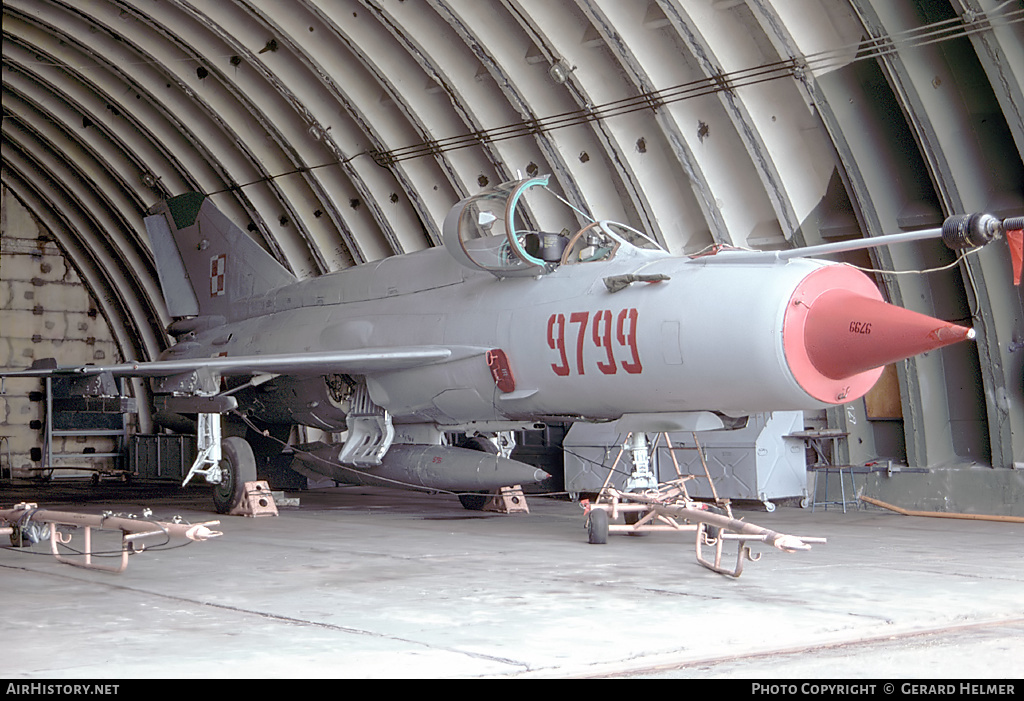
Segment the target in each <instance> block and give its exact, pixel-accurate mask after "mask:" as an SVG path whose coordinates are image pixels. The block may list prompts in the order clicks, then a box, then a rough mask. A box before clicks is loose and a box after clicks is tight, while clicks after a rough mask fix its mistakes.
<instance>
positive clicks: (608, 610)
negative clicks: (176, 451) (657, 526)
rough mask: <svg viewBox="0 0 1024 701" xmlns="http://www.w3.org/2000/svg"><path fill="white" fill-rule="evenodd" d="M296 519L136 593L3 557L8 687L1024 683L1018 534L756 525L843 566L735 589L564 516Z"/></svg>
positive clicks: (785, 569)
mask: <svg viewBox="0 0 1024 701" xmlns="http://www.w3.org/2000/svg"><path fill="white" fill-rule="evenodd" d="M22 491H24V493H22V492H20V491H19V490H11V489H7V490H5V491H4V493H0V507H3V508H7V507H9V506H11V505H12V504H13V503H15V502H16V501H20V500H21V499H25V498H31V500H34V501H38V502H40V506H43V507H45V508H53V509H63V510H79V511H87V512H91V513H99V512H102V511H103V510H112V511H115V512H130V513H141V511H142V508H143V507H144V506H148V507H150V508H152V510H153V512H154V518H164V519H170V518H171V517H172V516H174V515H181V516H182V517H183V518H185V519H187V520H189V521H193V522H194V521H201V520H208V519H210V518H213V517H214V516H213V515H212V514H210V513H209V512H208V511H207V509H208V505H209V503H210V502H209V496H208V492H205V491H202V490H193V491H189V492H173V493H170V494H168V493H161V492H160V491H159V490H155V491H154V490H145V489H127V488H113V489H106V490H105V492H104V494H103V500H102V502H100V501H89V502H88V503H86V502H85V501H84V498H85V497H84V495H85V494H86V491H85V490H78V491H76V490H74V489H71V490H70V491H69V490H68V489H66V488H64V489H62V490H61V489H58V490H54V491H50V492H46V491H41V490H40V489H38V488H36V489H34V490H27V491H26V490H22ZM298 496H300V498H301V505H300V506H298V507H287V506H283V507H281V508H280V515H279V516H278V517H276V518H273V517H269V518H257V519H253V518H243V517H222V524H221V526H220V528H221V530H223V532H224V536H223V537H221V538H218V539H215V540H211V541H207V542H201V543H192V544H188V545H186V546H185V547H179V548H174V549H163V550H160V549H153V550H151V551H149V552H146V553H143V554H140V555H137V556H133V557H132V558H130V562H129V565H128V569H127V570H126V571H125V572H124V573H122V574H107V573H100V572H91V571H86V570H82V569H79V568H74V567H70V566H68V565H64V564H60V563H58V562H56V561H55V560H54V559H53V558H52V557H50V556H49V555H46V554H44V553H47V552H48V545H47V544H37V545H34V546H32V547H31V548H22V549H18V550H15V549H3V550H0V613H2V621H3V629H4V635H3V637H4V640H5V654H4V655H3V656H0V677H3V678H9V679H10V678H15V679H17V678H23V679H39V678H50V679H60V678H65V679H67V678H77V679H88V680H100V679H130V678H146V677H159V678H166V677H179V678H200V677H217V678H221V677H229V678H241V677H250V676H256V677H271V678H280V677H350V678H351V677H369V678H392V677H417V678H418V677H442V678H450V677H573V676H578V677H599V676H655V677H702V678H707V677H744V678H787V677H788V678H794V677H796V678H822V677H827V678H850V679H879V678H912V677H917V678H963V677H979V678H1005V677H1010V678H1020V677H1021V676H1022V673H1024V662H1022V660H1024V547H1021V546H1022V544H1024V524H1015V523H996V522H984V521H960V520H949V519H936V518H917V517H908V516H900V515H898V514H894V513H891V512H885V511H880V510H871V511H865V510H861V511H851V512H850V513H847V514H843V513H842V512H841V511H837V510H835V509H834V508H830V509H829V510H828V511H821V510H818V511H817V513H813V514H812V513H811V512H810V510H807V509H799V508H788V507H780V508H779V509H778V510H776V511H775V512H774V513H770V514H769V513H765V512H764V511H763V510H751V511H740V512H737V515H738V516H741V517H743V518H745V519H746V520H748V521H751V522H753V523H757V524H759V525H763V526H766V527H769V528H772V529H774V530H778V531H782V532H788V533H793V534H797V535H806V536H811V535H813V536H824V537H827V538H828V543H827V544H826V545H816V546H814V549H813V550H812V551H810V552H804V553H795V554H787V553H782V552H779V551H776V550H773V549H770V548H765V547H763V546H758V545H755V546H754V547H755V550H758V551H761V552H763V554H764V556H763V558H762V559H761V560H760V561H759V562H750V563H747V565H746V568H745V571H744V573H743V575H742V577H740V578H739V579H730V578H726V577H722V576H720V575H716V574H714V573H712V572H709V571H707V570H705V569H703V568H702V567H700V566H699V565H697V564H696V562H695V561H694V557H693V547H692V541H691V536H690V535H689V534H686V535H683V534H652V535H648V536H645V537H630V536H621V535H612V536H611V537H610V539H609V542H608V544H607V545H589V544H588V543H587V535H586V532H585V530H584V526H583V524H584V518H583V515H582V511H581V510H580V507H579V506H578V505H577V504H573V503H569V502H566V501H557V500H553V499H545V498H538V497H531V498H530V507H531V513H530V514H528V515H526V514H515V515H500V514H491V513H480V512H468V511H465V510H463V509H462V507H461V506H460V505H459V504H458V502H457V501H456V500H455V499H454V498H452V497H446V496H431V495H424V494H415V493H408V492H398V491H390V490H384V489H368V488H335V489H327V490H316V491H315V492H302V493H300V494H299V495H298ZM99 537H100V536H98V537H97V540H99ZM105 538H106V539H105V540H103V541H101V542H102V543H109V544H111V545H113V546H114V547H116V544H117V538H116V537H115V536H114V535H105ZM111 539H113V540H111ZM80 542H81V536H80V535H77V536H76V543H73V545H75V544H77V543H80ZM5 544H6V543H5Z"/></svg>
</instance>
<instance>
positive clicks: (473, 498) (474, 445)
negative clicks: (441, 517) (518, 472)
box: [459, 436, 498, 511]
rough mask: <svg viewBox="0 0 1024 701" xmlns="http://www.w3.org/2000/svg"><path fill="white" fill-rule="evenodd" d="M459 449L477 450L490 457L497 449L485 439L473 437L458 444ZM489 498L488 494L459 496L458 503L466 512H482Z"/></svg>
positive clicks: (495, 453)
mask: <svg viewBox="0 0 1024 701" xmlns="http://www.w3.org/2000/svg"><path fill="white" fill-rule="evenodd" d="M459 447H460V448H464V449H466V450H478V451H480V452H481V453H490V454H491V455H497V454H498V447H497V446H496V445H494V443H491V442H490V441H489V440H487V439H486V438H480V437H479V436H474V437H473V438H467V439H466V440H464V441H462V442H461V443H459ZM490 498H491V493H490V492H480V493H478V494H460V495H459V503H460V504H462V508H464V509H466V510H467V511H483V508H484V506H486V505H487V500H488V499H490Z"/></svg>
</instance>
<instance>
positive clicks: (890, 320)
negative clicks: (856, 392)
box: [804, 290, 974, 380]
mask: <svg viewBox="0 0 1024 701" xmlns="http://www.w3.org/2000/svg"><path fill="white" fill-rule="evenodd" d="M968 338H974V330H973V329H968V328H964V327H963V326H957V325H956V324H950V323H948V322H945V321H939V320H938V319H933V318H932V317H930V316H926V315H924V314H918V313H917V312H912V311H909V310H907V309H903V308H902V307H895V306H893V305H891V304H886V303H885V302H881V301H879V300H876V299H870V298H868V297H864V296H862V295H859V294H856V293H854V292H849V291H847V290H830V291H828V292H824V293H823V294H822V295H821V296H820V297H818V298H817V299H816V300H814V303H813V304H812V305H811V308H810V310H809V311H808V313H807V323H806V325H805V327H804V345H805V346H806V348H807V355H808V357H809V358H810V360H811V363H812V364H813V365H814V367H815V368H817V369H818V371H819V372H820V373H821V374H822V375H824V376H825V377H829V378H832V379H833V380H842V379H845V378H847V377H852V376H854V375H857V374H859V373H862V372H865V371H867V370H873V369H874V368H879V367H882V366H884V365H888V364H890V363H895V362H896V361H898V360H903V359H904V358H909V357H911V356H914V355H917V354H918V353H925V352H927V351H930V350H934V349H936V348H942V347H943V346H948V345H949V344H951V343H958V342H959V341H963V340H966V339H968Z"/></svg>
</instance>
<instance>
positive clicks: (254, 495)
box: [229, 480, 277, 518]
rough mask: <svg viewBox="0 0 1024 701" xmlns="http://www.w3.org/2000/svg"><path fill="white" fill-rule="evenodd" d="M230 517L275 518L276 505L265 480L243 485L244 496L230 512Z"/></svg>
mask: <svg viewBox="0 0 1024 701" xmlns="http://www.w3.org/2000/svg"><path fill="white" fill-rule="evenodd" d="M229 513H230V515H232V516H251V517H253V518H255V517H257V516H277V504H276V503H274V495H273V493H272V492H271V491H270V485H269V484H267V482H266V481H265V480H256V481H255V482H246V483H245V496H244V497H243V498H242V500H241V501H240V502H239V504H238V506H236V507H235V508H233V509H232V510H231V511H230V512H229Z"/></svg>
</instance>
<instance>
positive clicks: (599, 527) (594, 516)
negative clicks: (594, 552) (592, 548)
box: [587, 509, 608, 545]
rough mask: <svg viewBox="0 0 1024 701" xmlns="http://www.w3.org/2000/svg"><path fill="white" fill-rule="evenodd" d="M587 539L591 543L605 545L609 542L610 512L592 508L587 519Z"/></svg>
mask: <svg viewBox="0 0 1024 701" xmlns="http://www.w3.org/2000/svg"><path fill="white" fill-rule="evenodd" d="M587 540H588V541H589V542H590V544H591V545H604V544H605V543H607V542H608V512H607V511H605V510H604V509H592V510H591V511H590V518H588V519H587Z"/></svg>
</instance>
